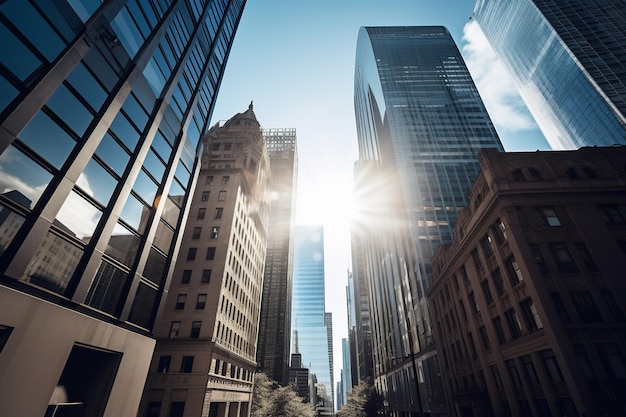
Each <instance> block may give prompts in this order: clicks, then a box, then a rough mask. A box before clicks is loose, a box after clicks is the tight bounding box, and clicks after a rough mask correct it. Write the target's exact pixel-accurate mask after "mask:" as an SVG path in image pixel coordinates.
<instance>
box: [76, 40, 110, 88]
mask: <svg viewBox="0 0 626 417" xmlns="http://www.w3.org/2000/svg"><path fill="white" fill-rule="evenodd" d="M83 62H84V63H85V65H87V67H89V69H90V70H91V72H93V73H94V74H95V76H96V78H97V79H98V80H100V82H101V83H102V84H103V85H104V88H105V89H106V90H107V91H112V90H113V88H114V87H115V84H117V82H118V81H119V73H116V71H115V69H114V68H112V67H111V65H112V64H111V63H110V62H109V61H108V60H107V59H106V58H105V57H104V56H102V53H101V52H100V51H99V50H98V49H96V48H92V49H91V50H90V51H89V52H88V53H87V55H86V56H85V58H84V59H83Z"/></svg>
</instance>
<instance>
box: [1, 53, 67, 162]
mask: <svg viewBox="0 0 626 417" xmlns="http://www.w3.org/2000/svg"><path fill="white" fill-rule="evenodd" d="M0 49H2V48H0ZM18 137H19V139H21V140H22V141H23V142H24V143H26V144H27V145H28V146H30V147H31V148H32V149H33V150H34V151H35V152H37V153H38V154H40V155H41V156H42V157H44V159H46V160H47V161H48V162H50V163H51V164H52V165H54V166H55V167H56V168H60V167H61V166H62V165H63V163H64V162H65V160H66V159H67V157H68V155H69V154H70V152H71V151H72V149H73V148H74V146H75V145H76V141H74V139H72V138H71V137H70V135H69V134H68V133H67V132H65V131H64V130H63V129H61V127H60V126H59V125H57V124H56V123H54V122H53V121H52V119H50V117H48V115H46V114H45V113H43V112H42V111H40V112H38V113H37V114H36V115H35V117H34V118H33V120H31V121H30V123H28V125H26V127H25V128H24V129H23V130H22V131H21V132H20V133H19V135H18Z"/></svg>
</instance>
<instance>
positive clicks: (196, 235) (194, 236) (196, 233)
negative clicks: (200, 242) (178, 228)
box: [191, 227, 202, 240]
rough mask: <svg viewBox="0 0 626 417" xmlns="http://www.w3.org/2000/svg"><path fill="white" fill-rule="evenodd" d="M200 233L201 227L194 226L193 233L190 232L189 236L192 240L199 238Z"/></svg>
mask: <svg viewBox="0 0 626 417" xmlns="http://www.w3.org/2000/svg"><path fill="white" fill-rule="evenodd" d="M201 234H202V227H194V228H193V233H192V234H191V238H192V239H194V240H197V239H200V235H201Z"/></svg>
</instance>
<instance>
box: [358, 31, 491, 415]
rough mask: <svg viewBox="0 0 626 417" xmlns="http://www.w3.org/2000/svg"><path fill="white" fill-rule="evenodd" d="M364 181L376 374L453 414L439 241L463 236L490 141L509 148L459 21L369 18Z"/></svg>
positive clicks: (363, 253)
mask: <svg viewBox="0 0 626 417" xmlns="http://www.w3.org/2000/svg"><path fill="white" fill-rule="evenodd" d="M354 94H355V97H354V102H355V112H356V122H357V134H358V145H359V164H358V165H357V170H356V174H357V175H356V177H357V183H359V184H361V185H362V188H361V189H359V190H357V191H356V194H357V197H359V198H360V199H361V200H362V201H364V202H365V203H366V204H365V206H364V207H365V209H364V210H366V211H363V213H361V214H362V218H361V219H360V220H361V221H360V222H359V223H358V224H356V225H355V229H354V231H353V236H354V237H355V238H356V239H357V240H359V243H358V245H359V248H360V254H359V256H360V257H362V259H361V261H360V262H362V264H363V267H362V270H363V271H364V274H365V276H366V280H367V283H368V291H369V302H370V314H371V324H372V351H373V362H374V375H375V380H374V382H375V384H376V386H377V388H378V389H379V391H380V392H381V393H382V394H383V395H384V396H385V397H386V401H387V404H388V408H389V409H388V411H389V412H390V413H392V415H401V414H402V413H418V415H420V414H430V415H433V416H435V415H444V414H446V413H447V411H446V410H447V408H448V404H447V403H446V396H445V395H444V391H443V390H444V388H443V384H442V381H441V378H440V372H439V363H438V357H437V352H436V349H435V346H434V342H433V339H432V323H431V320H430V315H429V311H428V308H427V302H426V297H425V290H426V288H427V287H428V285H429V281H430V278H431V264H430V259H431V256H432V253H433V252H434V250H435V249H436V247H437V246H438V245H439V244H441V243H442V242H449V241H451V240H452V234H453V225H454V223H455V221H456V218H457V214H458V211H459V209H460V208H461V207H463V206H464V205H465V204H466V203H467V200H466V193H467V191H468V190H469V188H470V185H471V183H472V181H473V180H474V178H476V175H477V174H478V171H479V164H478V161H477V159H476V155H477V153H478V150H479V149H481V148H489V147H491V148H496V149H502V145H501V144H500V141H499V139H498V136H497V134H496V131H495V129H494V127H493V125H492V123H491V120H490V118H489V116H488V114H487V111H486V110H485V107H484V105H483V103H482V100H481V99H480V97H479V95H478V91H477V89H476V87H475V85H474V83H473V81H472V78H471V76H470V74H469V72H468V70H467V68H466V66H465V63H464V61H463V58H462V57H461V54H460V52H459V50H458V48H457V47H456V45H455V43H454V41H453V39H452V37H451V36H450V34H449V32H448V30H447V29H446V28H444V27H441V26H434V27H364V28H361V30H360V32H359V37H358V43H357V54H356V69H355V92H354Z"/></svg>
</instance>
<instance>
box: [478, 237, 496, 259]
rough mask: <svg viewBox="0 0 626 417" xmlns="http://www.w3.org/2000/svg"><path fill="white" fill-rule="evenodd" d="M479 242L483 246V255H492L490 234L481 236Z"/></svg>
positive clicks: (488, 256)
mask: <svg viewBox="0 0 626 417" xmlns="http://www.w3.org/2000/svg"><path fill="white" fill-rule="evenodd" d="M480 244H481V246H482V247H483V251H484V252H485V256H486V257H487V258H490V257H491V256H493V255H494V253H495V251H494V249H493V242H492V241H491V236H489V235H485V237H483V238H482V239H481V240H480Z"/></svg>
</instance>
